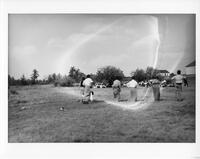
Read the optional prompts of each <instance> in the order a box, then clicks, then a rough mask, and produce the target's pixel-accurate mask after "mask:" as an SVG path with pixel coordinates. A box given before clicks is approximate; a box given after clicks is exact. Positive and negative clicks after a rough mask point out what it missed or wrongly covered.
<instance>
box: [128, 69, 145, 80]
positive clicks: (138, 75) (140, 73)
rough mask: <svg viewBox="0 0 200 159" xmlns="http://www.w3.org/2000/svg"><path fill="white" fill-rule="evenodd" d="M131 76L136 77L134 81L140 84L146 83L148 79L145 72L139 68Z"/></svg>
mask: <svg viewBox="0 0 200 159" xmlns="http://www.w3.org/2000/svg"><path fill="white" fill-rule="evenodd" d="M131 76H134V79H135V80H136V81H138V82H140V81H144V80H145V79H146V74H145V72H144V70H143V69H139V68H137V69H136V70H135V71H134V72H132V73H131Z"/></svg>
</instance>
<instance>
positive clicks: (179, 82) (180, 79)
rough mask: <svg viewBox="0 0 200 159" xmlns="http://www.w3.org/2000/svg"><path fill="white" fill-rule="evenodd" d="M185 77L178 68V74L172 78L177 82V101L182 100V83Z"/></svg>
mask: <svg viewBox="0 0 200 159" xmlns="http://www.w3.org/2000/svg"><path fill="white" fill-rule="evenodd" d="M183 79H184V77H183V76H182V75H181V71H180V70H178V71H177V75H176V76H174V77H172V80H173V81H174V83H175V87H176V92H175V94H176V99H177V101H182V100H183V99H182V96H181V92H182V83H183Z"/></svg>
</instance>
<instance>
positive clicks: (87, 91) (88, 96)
mask: <svg viewBox="0 0 200 159" xmlns="http://www.w3.org/2000/svg"><path fill="white" fill-rule="evenodd" d="M92 85H93V81H92V79H91V78H90V75H87V76H86V79H85V80H84V81H83V86H84V87H85V88H84V100H83V103H89V101H93V94H94V92H92V91H91V87H92Z"/></svg>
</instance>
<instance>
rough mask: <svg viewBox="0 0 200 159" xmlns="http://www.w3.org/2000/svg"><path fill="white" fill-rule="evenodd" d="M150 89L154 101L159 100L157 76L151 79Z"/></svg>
mask: <svg viewBox="0 0 200 159" xmlns="http://www.w3.org/2000/svg"><path fill="white" fill-rule="evenodd" d="M152 89H153V97H154V101H159V100H160V81H159V80H158V77H156V79H153V80H152Z"/></svg>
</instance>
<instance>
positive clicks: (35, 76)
mask: <svg viewBox="0 0 200 159" xmlns="http://www.w3.org/2000/svg"><path fill="white" fill-rule="evenodd" d="M38 77H39V73H38V71H37V70H36V69H34V70H33V73H32V75H31V79H32V84H36V79H37V78H38Z"/></svg>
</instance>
